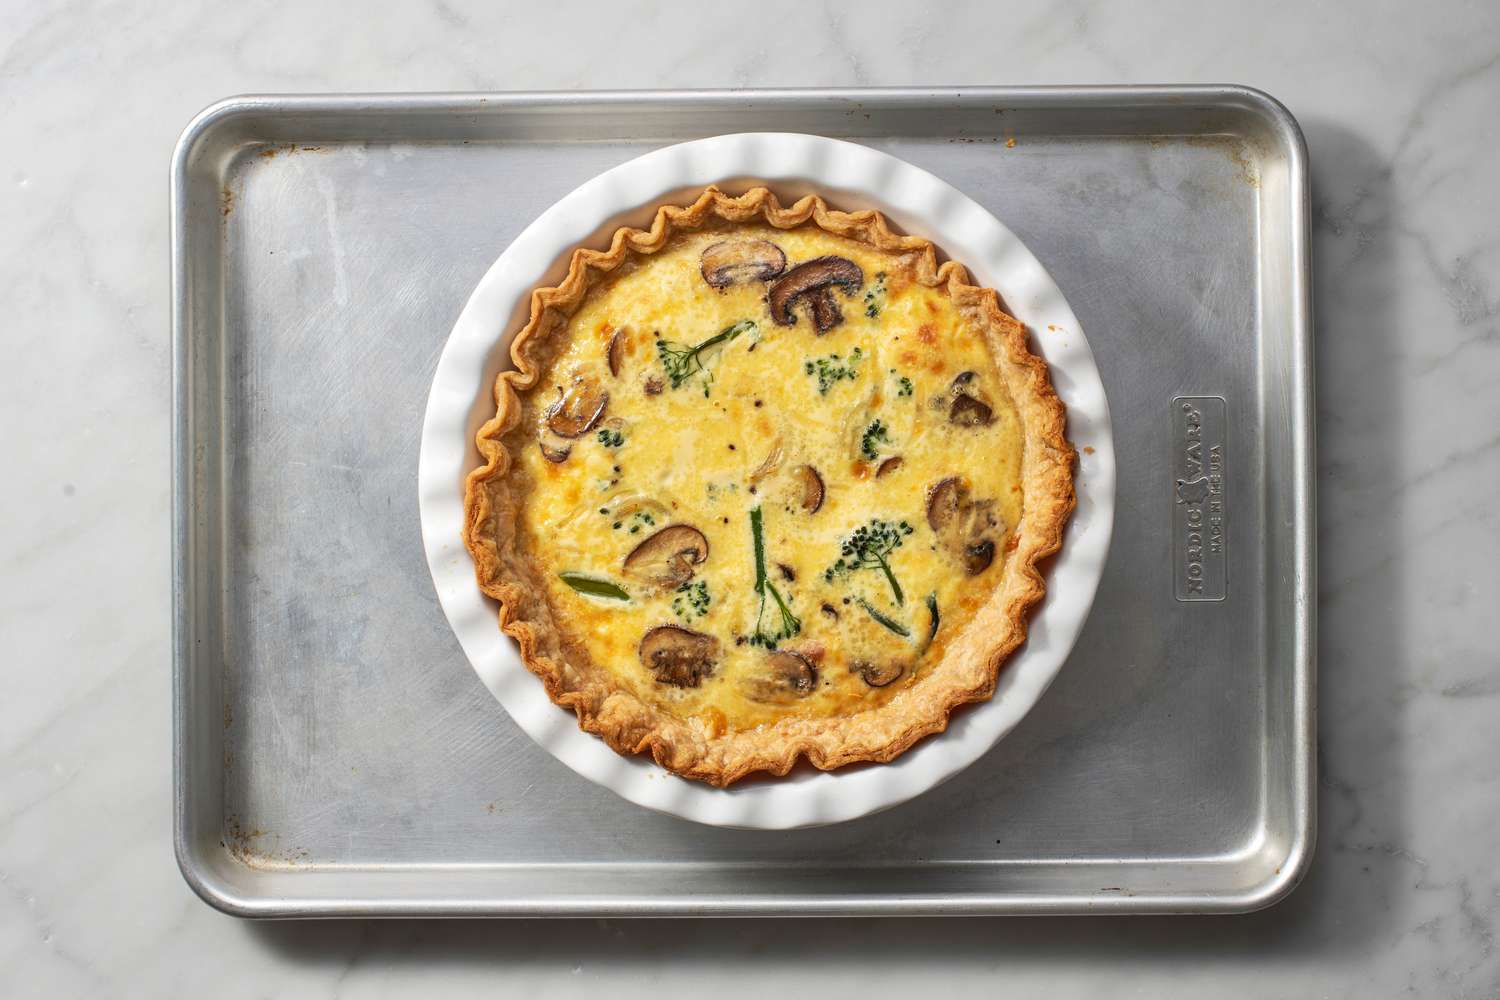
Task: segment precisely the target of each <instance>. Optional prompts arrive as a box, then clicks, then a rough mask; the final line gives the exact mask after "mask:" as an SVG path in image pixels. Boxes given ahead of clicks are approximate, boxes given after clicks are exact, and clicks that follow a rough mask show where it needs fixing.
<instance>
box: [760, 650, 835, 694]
mask: <svg viewBox="0 0 1500 1000" xmlns="http://www.w3.org/2000/svg"><path fill="white" fill-rule="evenodd" d="M766 668H767V670H766V672H767V674H768V676H765V677H757V678H755V679H754V680H753V681H752V682H751V684H750V692H749V693H750V697H751V698H753V699H755V700H756V701H765V702H772V703H777V702H780V703H786V702H789V701H794V700H796V699H798V698H805V697H807V696H808V695H809V694H811V693H812V692H813V690H814V689H815V688H816V687H817V686H818V668H817V667H814V666H813V665H812V662H811V661H809V660H808V659H807V657H805V656H803V655H802V654H801V653H794V652H792V651H791V650H789V649H778V650H776V651H775V652H773V653H771V655H770V656H768V657H767V658H766Z"/></svg>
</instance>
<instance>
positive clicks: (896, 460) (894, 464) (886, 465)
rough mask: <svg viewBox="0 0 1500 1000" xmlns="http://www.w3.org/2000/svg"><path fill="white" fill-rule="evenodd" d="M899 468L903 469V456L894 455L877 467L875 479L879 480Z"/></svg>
mask: <svg viewBox="0 0 1500 1000" xmlns="http://www.w3.org/2000/svg"><path fill="white" fill-rule="evenodd" d="M899 468H901V456H900V455H892V456H891V457H890V458H888V459H886V460H885V461H883V462H881V463H880V465H879V466H878V467H876V469H875V478H876V479H879V478H880V477H881V476H883V475H885V474H886V473H887V472H895V471H896V470H897V469H899Z"/></svg>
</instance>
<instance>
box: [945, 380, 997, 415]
mask: <svg viewBox="0 0 1500 1000" xmlns="http://www.w3.org/2000/svg"><path fill="white" fill-rule="evenodd" d="M978 383H979V376H978V375H977V374H975V373H974V372H959V373H958V375H957V376H956V377H955V378H954V379H953V384H952V385H950V386H949V387H948V394H949V395H950V396H951V397H953V401H952V402H951V403H950V404H949V405H948V422H949V423H950V424H954V425H956V426H958V427H983V426H984V425H986V424H988V423H989V422H990V421H991V420H993V419H994V417H995V411H994V410H993V409H992V408H991V407H990V404H989V400H988V398H987V397H986V396H985V394H984V392H983V391H982V390H981V389H980V388H979V384H978Z"/></svg>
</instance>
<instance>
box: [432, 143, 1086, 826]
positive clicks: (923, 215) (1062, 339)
mask: <svg viewBox="0 0 1500 1000" xmlns="http://www.w3.org/2000/svg"><path fill="white" fill-rule="evenodd" d="M715 183H717V184H719V185H721V186H723V187H733V188H737V189H739V188H743V187H748V186H751V185H752V184H764V185H766V186H769V187H770V188H771V189H772V190H773V191H775V192H776V193H777V194H778V195H779V196H781V197H782V200H783V201H792V200H795V198H796V197H798V196H800V195H801V194H804V193H807V192H809V191H813V190H817V191H822V192H826V193H827V194H828V195H829V196H830V198H832V199H834V200H835V201H836V202H837V203H838V204H839V205H840V206H842V207H848V208H864V207H872V208H876V209H879V210H881V211H882V212H883V213H884V214H885V215H886V216H887V217H888V218H889V219H891V220H892V222H893V223H894V224H895V225H897V226H899V227H900V229H902V230H904V231H905V232H907V233H910V234H912V235H920V236H923V237H926V238H930V239H931V241H932V242H933V243H935V244H936V245H937V246H938V247H940V248H942V250H943V251H944V252H946V253H947V254H949V255H951V256H952V257H953V258H955V259H959V260H962V261H964V263H965V264H966V265H968V266H969V268H970V269H971V271H972V272H973V273H974V274H975V277H976V280H977V281H978V282H980V283H982V284H983V285H985V286H988V287H993V288H995V289H997V290H998V292H999V293H1000V295H1001V297H1002V299H1003V301H1004V302H1005V303H1006V306H1007V307H1008V310H1009V311H1010V312H1011V313H1013V314H1014V315H1015V316H1016V317H1017V318H1018V319H1020V320H1021V321H1022V322H1023V323H1024V324H1025V325H1026V326H1027V327H1028V328H1029V329H1030V330H1031V331H1032V333H1033V338H1032V343H1033V347H1034V349H1036V351H1037V353H1039V354H1040V355H1041V356H1042V357H1043V358H1044V360H1046V362H1047V363H1048V366H1049V368H1050V370H1051V373H1052V378H1053V384H1054V386H1055V387H1056V390H1057V392H1058V394H1059V396H1060V397H1061V398H1062V399H1063V401H1064V403H1065V404H1066V406H1067V413H1068V435H1067V436H1068V438H1069V439H1070V440H1071V441H1072V443H1073V444H1074V445H1075V446H1076V447H1077V448H1078V449H1079V450H1080V451H1081V452H1082V454H1080V456H1079V464H1078V466H1077V467H1076V469H1075V477H1074V482H1075V487H1076V489H1077V498H1078V506H1077V509H1076V510H1075V511H1074V514H1073V516H1072V518H1071V519H1070V521H1069V522H1068V526H1067V529H1066V532H1065V541H1064V546H1063V549H1062V551H1061V552H1060V553H1059V554H1058V555H1057V556H1056V557H1055V558H1053V559H1052V560H1051V562H1050V563H1049V564H1048V565H1047V567H1046V576H1047V579H1048V580H1049V584H1050V585H1051V588H1052V591H1053V592H1052V593H1051V594H1049V596H1048V599H1047V600H1046V601H1044V602H1043V603H1042V604H1041V605H1040V606H1038V607H1037V608H1036V609H1035V611H1034V612H1033V614H1032V615H1031V618H1030V622H1029V636H1028V639H1027V644H1026V647H1025V648H1024V650H1022V651H1021V653H1020V654H1019V655H1016V656H1013V657H1012V658H1011V659H1010V661H1009V662H1008V663H1007V665H1006V668H1005V669H1004V670H1003V671H1001V673H1000V679H999V683H998V685H997V690H996V692H995V693H994V695H993V696H992V697H991V699H990V700H988V701H986V702H983V703H979V704H975V705H972V706H970V707H968V708H966V709H965V710H963V711H960V712H957V713H955V714H954V715H953V716H952V718H951V719H950V722H949V726H948V729H947V732H946V733H945V735H944V736H943V737H942V738H941V739H934V740H926V741H923V742H920V743H918V744H917V745H916V746H914V747H912V748H911V749H910V750H909V751H907V752H906V753H905V754H903V755H902V756H901V757H899V758H897V759H896V760H894V761H892V762H891V763H889V764H885V765H880V766H867V765H853V766H849V767H845V768H842V769H840V770H836V771H828V772H825V771H818V770H816V769H814V768H811V767H799V768H795V769H794V770H793V771H792V772H791V773H789V774H788V775H786V776H785V777H784V778H780V779H777V780H766V781H761V780H755V781H742V782H739V783H738V784H736V785H733V786H731V787H730V788H727V789H718V788H714V787H711V786H708V785H707V784H704V783H702V782H698V781H692V780H687V779H682V778H679V777H677V776H675V775H672V774H670V773H669V772H666V771H663V770H662V769H660V768H658V767H657V766H656V765H655V763H654V762H653V761H652V760H651V759H650V758H649V757H642V756H633V757H625V756H621V755H619V754H617V753H616V752H614V751H613V750H611V749H610V748H609V747H608V746H607V745H605V744H604V743H603V741H601V740H599V739H597V738H595V737H594V736H592V735H590V734H588V733H585V732H583V731H582V730H580V729H579V728H578V727H577V725H576V724H575V722H574V720H573V718H572V717H571V716H570V715H567V714H565V713H563V712H559V711H558V710H557V708H556V706H554V705H553V704H552V702H551V701H550V700H549V699H548V697H547V696H546V693H545V691H544V689H543V686H542V685H541V684H538V683H537V681H536V679H535V677H534V676H533V675H532V674H531V673H530V672H528V671H527V670H525V669H524V667H523V665H522V664H521V661H520V658H519V655H518V652H517V649H516V644H515V643H514V642H512V641H511V640H509V639H507V638H506V637H505V636H504V635H503V634H502V633H501V632H500V630H499V629H498V628H497V627H496V618H495V604H494V601H493V600H492V599H489V598H487V597H485V596H484V594H483V593H482V592H481V591H480V590H479V588H478V586H477V585H476V583H475V577H474V567H473V564H472V561H471V559H470V557H469V555H468V553H467V551H466V550H465V548H464V546H463V545H462V543H461V541H460V539H459V535H460V532H461V530H462V525H463V489H462V487H463V482H464V479H465V477H466V476H467V474H468V473H469V472H470V471H471V470H472V468H473V467H474V465H475V464H476V463H477V453H476V452H475V450H474V448H473V446H472V444H471V441H472V439H473V434H474V432H475V431H476V430H477V428H478V427H479V426H480V425H481V424H482V423H483V422H484V421H485V420H486V419H488V418H489V417H490V416H491V415H492V414H493V413H494V404H493V403H492V402H491V398H492V397H491V392H490V390H491V388H492V386H493V382H494V377H495V375H496V374H497V372H498V371H499V370H500V369H501V368H502V367H504V365H505V363H506V360H507V356H508V346H509V339H510V335H511V334H512V333H513V332H514V331H516V330H518V329H519V328H520V327H521V326H522V325H523V324H524V322H525V320H526V318H527V317H528V315H529V295H530V292H531V291H532V290H533V288H534V287H535V286H536V285H538V284H541V283H543V282H542V281H539V280H538V277H537V276H538V275H541V276H543V277H544V278H551V279H552V283H556V282H557V281H559V280H560V279H561V278H562V277H563V276H565V274H566V270H567V266H568V263H569V262H570V260H571V256H572V253H573V251H574V249H576V248H577V247H578V246H594V247H602V246H605V245H606V244H607V242H608V240H609V238H610V236H611V234H612V233H613V232H614V230H615V229H617V228H619V226H621V225H625V224H634V225H636V226H646V225H648V224H649V222H650V220H651V212H650V209H651V208H653V207H654V206H657V205H660V204H664V203H669V202H680V201H683V200H686V199H687V198H689V197H690V196H691V194H692V193H694V192H698V191H701V190H702V189H703V188H704V187H705V186H706V185H709V184H715ZM1044 331H1045V332H1044ZM1114 480H1115V464H1114V450H1113V441H1112V436H1111V430H1110V420H1109V404H1108V399H1107V397H1106V395H1105V393H1104V388H1103V385H1102V383H1101V382H1100V380H1099V375H1098V371H1097V368H1096V367H1095V365H1094V361H1093V356H1092V353H1091V352H1090V350H1089V347H1088V342H1087V340H1086V339H1085V337H1084V334H1083V332H1082V330H1081V329H1080V328H1079V324H1078V321H1077V318H1076V317H1075V316H1074V315H1073V313H1072V311H1071V309H1069V308H1068V305H1067V301H1066V299H1065V298H1064V296H1063V294H1062V292H1061V291H1060V290H1059V289H1058V287H1057V285H1056V283H1055V282H1054V281H1053V280H1052V278H1051V277H1050V275H1048V273H1047V271H1046V269H1045V268H1043V267H1042V265H1041V264H1040V263H1039V262H1038V261H1037V260H1036V258H1035V257H1034V256H1033V255H1032V254H1031V253H1030V251H1029V250H1027V248H1026V247H1025V246H1024V245H1023V244H1022V243H1021V242H1020V240H1019V239H1017V238H1016V237H1015V235H1014V234H1013V233H1011V232H1010V231H1009V230H1008V229H1007V228H1006V227H1005V226H1004V225H1003V224H1001V223H1000V222H999V221H998V220H997V219H996V218H995V217H994V216H993V215H991V214H990V213H989V212H988V211H987V210H985V209H984V208H983V207H981V206H980V205H978V204H977V203H975V202H974V201H972V200H971V199H969V198H968V197H967V196H965V195H963V194H962V193H961V192H959V191H957V190H956V189H954V188H953V187H952V186H951V185H949V184H947V183H946V182H944V181H942V180H940V179H938V178H937V177H935V176H933V175H932V174H930V173H928V172H927V171H925V170H922V169H920V168H918V167H915V166H913V165H912V164H910V163H908V162H906V161H903V160H900V159H898V158H896V157H893V156H890V155H889V154H886V153H883V152H880V151H877V150H874V149H871V148H869V147H866V146H863V145H859V144H856V143H852V142H846V141H842V140H837V139H830V138H826V137H823V136H815V135H805V134H791V133H738V134H730V135H722V136H715V137H711V138H707V139H699V140H693V141H689V142H684V143H678V144H676V145H671V146H665V147H661V148H658V149H655V150H652V151H650V152H648V153H645V154H643V155H641V156H638V157H636V158H635V159H632V160H629V161H626V162H624V163H622V164H620V165H619V166H616V167H613V168H611V169H609V170H607V171H605V172H603V173H601V174H599V175H597V176H595V177H594V178H592V179H591V180H589V181H587V182H585V183H584V184H583V185H581V186H580V187H579V188H577V189H576V190H574V191H573V192H572V193H570V194H568V195H566V196H565V197H563V198H561V199H560V200H559V201H557V202H556V203H555V204H554V205H552V206H551V207H550V208H548V209H547V210H546V211H545V212H543V213H542V214H541V215H540V216H539V217H538V218H537V219H536V220H535V221H534V222H533V223H532V224H530V225H529V226H527V227H526V228H525V229H524V230H523V231H522V232H521V233H520V234H519V235H517V236H516V237H515V238H514V239H513V240H512V241H511V243H510V244H509V245H508V246H507V247H506V248H505V250H504V252H503V253H502V254H501V255H500V257H499V258H498V259H497V260H496V261H495V262H494V264H493V265H491V267H490V268H489V270H488V271H487V272H486V273H485V274H484V276H483V278H482V279H481V280H480V281H479V283H478V284H477V286H476V288H475V290H474V292H473V293H472V295H471V297H470V299H469V301H468V303H467V305H466V306H465V307H464V309H463V310H462V312H461V314H460V316H459V317H458V320H457V321H456V322H455V324H454V327H453V330H452V333H451V334H450V336H449V339H448V342H447V344H446V345H445V347H444V349H443V352H442V355H441V357H440V359H439V362H438V365H437V369H436V372H435V375H434V379H433V384H432V391H431V393H430V395H429V398H428V406H427V410H426V414H425V420H424V425H423V430H422V440H421V450H420V457H419V461H418V482H417V490H418V501H419V507H420V512H421V526H422V534H423V541H424V548H425V553H426V556H427V560H428V567H429V569H430V571H431V573H432V578H433V583H434V587H435V591H436V594H437V597H438V601H439V603H440V606H441V607H442V609H443V611H444V614H445V616H446V617H447V619H448V622H449V624H450V625H451V626H452V628H453V631H454V634H455V636H456V637H457V638H458V640H459V643H460V645H461V647H462V649H463V651H464V653H465V655H466V657H467V658H468V660H469V662H470V663H471V665H472V666H473V668H474V670H475V671H476V673H477V674H478V676H479V678H480V679H481V681H482V682H483V684H484V685H485V686H486V687H487V688H488V689H489V690H490V692H491V693H492V694H493V695H494V696H495V698H496V699H497V700H498V701H499V702H500V703H501V705H502V706H503V707H504V709H505V710H506V712H507V713H508V714H509V715H510V716H511V718H512V719H513V720H514V721H515V723H516V724H517V725H518V726H519V728H520V729H522V730H523V731H524V732H525V733H527V735H529V736H530V737H531V738H532V739H533V740H534V741H535V742H536V743H537V744H538V746H539V747H541V748H542V749H544V750H545V751H547V752H548V753H550V754H551V755H553V756H554V757H556V758H557V759H558V760H559V761H560V762H561V763H563V764H564V765H566V766H567V767H569V768H570V769H572V770H573V771H575V772H576V773H578V774H579V775H581V776H583V777H586V778H588V779H590V780H591V781H594V782H596V783H598V784H600V785H601V786H603V787H605V788H608V789H610V790H611V791H612V792H614V793H615V794H618V795H619V796H621V797H622V798H625V799H627V800H628V801H631V802H633V803H636V804H638V805H641V806H643V807H645V808H648V809H652V810H656V811H660V812H664V813H668V814H670V815H673V816H676V817H680V818H683V819H688V820H691V821H694V822H699V823H704V824H709V825H715V826H721V827H731V828H740V829H761V830H776V829H792V828H799V827H811V826H819V825H825V824H828V823H837V822H843V821H847V820H851V819H855V818H858V817H860V816H864V815H868V814H870V813H873V812H877V811H880V810H882V809H885V808H889V807H891V806H894V805H897V804H899V803H901V802H905V801H907V800H909V799H911V798H913V797H915V796H917V795H919V794H921V793H923V792H925V791H927V790H929V789H931V788H933V787H934V786H936V785H938V784H940V783H941V782H943V781H945V780H947V779H948V778H950V777H952V776H953V775H955V774H957V773H959V772H960V771H962V770H963V769H964V768H965V767H967V766H969V765H970V764H972V763H974V762H975V761H976V760H978V759H980V758H981V757H983V756H984V755H985V753H986V752H987V751H989V750H990V749H991V747H993V746H994V744H995V743H996V742H998V741H999V740H1000V739H1001V738H1002V737H1004V736H1005V735H1006V734H1007V733H1008V732H1010V731H1011V730H1012V729H1013V728H1014V727H1015V726H1016V724H1017V723H1018V722H1019V721H1020V720H1021V718H1023V717H1024V716H1025V715H1026V713H1027V712H1028V711H1029V710H1030V709H1031V708H1032V706H1033V705H1035V703H1036V702H1037V700H1038V699H1039V698H1040V697H1041V695H1042V693H1043V692H1044V691H1045V690H1046V688H1047V687H1048V685H1049V684H1050V683H1051V681H1052V680H1053V679H1054V678H1055V676H1056V675H1057V673H1058V672H1059V670H1060V669H1061V666H1062V664H1063V662H1064V661H1065V660H1066V657H1067V655H1068V653H1069V651H1070V650H1071V648H1072V646H1073V644H1074V642H1075V641H1076V639H1077V637H1078V634H1079V632H1080V631H1081V629H1082V626H1083V624H1084V622H1085V620H1086V619H1087V615H1088V611H1089V609H1090V607H1091V605H1092V601H1093V598H1094V596H1095V593H1096V591H1097V588H1098V584H1099V581H1100V579H1101V577H1102V574H1103V570H1104V565H1105V562H1106V560H1107V556H1108V551H1109V542H1110V536H1111V533H1112V527H1113V517H1114ZM518 752H519V753H521V755H522V757H523V758H524V756H525V753H524V751H518ZM530 766H537V765H535V764H533V765H530Z"/></svg>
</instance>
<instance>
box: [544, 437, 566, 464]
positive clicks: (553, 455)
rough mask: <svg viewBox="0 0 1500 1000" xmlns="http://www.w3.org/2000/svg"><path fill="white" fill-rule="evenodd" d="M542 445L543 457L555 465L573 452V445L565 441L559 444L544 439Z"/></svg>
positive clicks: (564, 460)
mask: <svg viewBox="0 0 1500 1000" xmlns="http://www.w3.org/2000/svg"><path fill="white" fill-rule="evenodd" d="M540 447H541V449H542V457H543V458H545V459H546V460H547V461H549V462H551V463H552V464H553V465H561V464H562V463H563V462H566V461H567V460H568V456H569V455H571V454H572V453H573V447H572V446H571V445H569V444H568V443H567V442H565V441H564V442H562V443H561V444H558V445H554V444H550V443H548V442H547V441H542V442H540Z"/></svg>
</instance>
